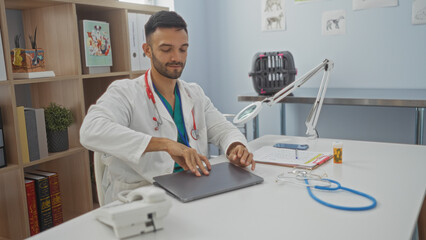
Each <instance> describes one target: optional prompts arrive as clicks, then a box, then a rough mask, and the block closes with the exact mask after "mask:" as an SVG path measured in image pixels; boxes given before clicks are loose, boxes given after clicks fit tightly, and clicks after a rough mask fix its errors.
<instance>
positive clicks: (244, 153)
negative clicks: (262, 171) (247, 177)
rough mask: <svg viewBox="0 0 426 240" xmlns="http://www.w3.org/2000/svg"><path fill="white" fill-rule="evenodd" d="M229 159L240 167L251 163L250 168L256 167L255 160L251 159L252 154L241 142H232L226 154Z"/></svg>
mask: <svg viewBox="0 0 426 240" xmlns="http://www.w3.org/2000/svg"><path fill="white" fill-rule="evenodd" d="M226 156H227V157H228V159H229V161H230V162H231V163H233V164H236V165H238V166H240V167H247V166H249V165H250V164H251V170H254V168H255V167H256V162H255V161H254V160H253V154H252V153H250V152H249V151H248V149H247V148H246V146H244V145H243V144H242V143H239V142H235V143H232V144H231V146H229V148H228V152H227V154H226Z"/></svg>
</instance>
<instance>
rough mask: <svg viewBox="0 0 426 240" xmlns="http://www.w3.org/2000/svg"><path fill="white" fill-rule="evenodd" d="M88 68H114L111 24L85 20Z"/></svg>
mask: <svg viewBox="0 0 426 240" xmlns="http://www.w3.org/2000/svg"><path fill="white" fill-rule="evenodd" d="M83 34H84V52H85V60H86V67H100V66H112V52H111V40H110V33H109V23H107V22H100V21H91V20H83Z"/></svg>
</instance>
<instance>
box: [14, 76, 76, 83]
mask: <svg viewBox="0 0 426 240" xmlns="http://www.w3.org/2000/svg"><path fill="white" fill-rule="evenodd" d="M78 78H79V75H62V76H56V77H48V78H31V79H15V80H13V81H12V83H13V85H20V84H29V83H42V82H57V81H64V80H71V79H78Z"/></svg>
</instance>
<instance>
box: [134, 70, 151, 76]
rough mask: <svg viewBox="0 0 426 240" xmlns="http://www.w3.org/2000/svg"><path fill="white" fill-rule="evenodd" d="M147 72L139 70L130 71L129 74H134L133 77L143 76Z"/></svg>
mask: <svg viewBox="0 0 426 240" xmlns="http://www.w3.org/2000/svg"><path fill="white" fill-rule="evenodd" d="M146 71H147V70H139V71H131V72H130V74H134V75H136V74H141V75H142V74H145V72H146Z"/></svg>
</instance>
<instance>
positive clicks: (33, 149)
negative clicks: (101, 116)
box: [16, 106, 48, 163]
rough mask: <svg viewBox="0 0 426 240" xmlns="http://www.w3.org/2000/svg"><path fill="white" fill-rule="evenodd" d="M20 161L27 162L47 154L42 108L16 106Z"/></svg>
mask: <svg viewBox="0 0 426 240" xmlns="http://www.w3.org/2000/svg"><path fill="white" fill-rule="evenodd" d="M16 112H17V117H18V130H19V139H20V141H21V149H20V150H21V154H22V162H23V163H29V162H31V161H35V160H38V159H42V158H45V157H47V156H48V147H47V136H46V123H45V120H44V109H43V108H24V107H23V106H19V107H17V111H16Z"/></svg>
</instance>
